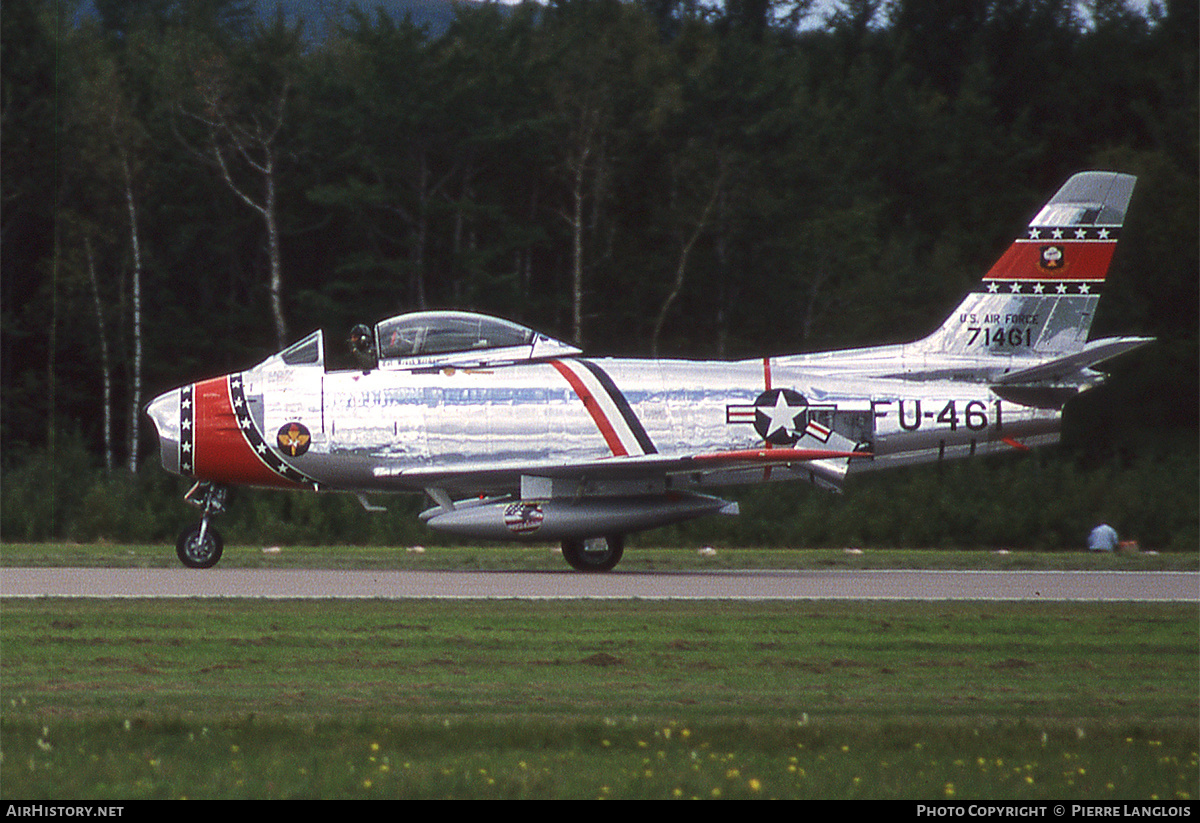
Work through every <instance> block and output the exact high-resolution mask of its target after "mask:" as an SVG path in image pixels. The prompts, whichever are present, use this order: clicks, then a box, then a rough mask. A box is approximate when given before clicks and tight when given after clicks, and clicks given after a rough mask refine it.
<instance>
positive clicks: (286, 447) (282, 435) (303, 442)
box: [278, 423, 312, 457]
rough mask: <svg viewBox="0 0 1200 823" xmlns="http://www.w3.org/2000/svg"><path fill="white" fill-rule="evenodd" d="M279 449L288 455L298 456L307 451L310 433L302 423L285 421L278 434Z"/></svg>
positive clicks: (310, 438)
mask: <svg viewBox="0 0 1200 823" xmlns="http://www.w3.org/2000/svg"><path fill="white" fill-rule="evenodd" d="M278 441H279V450H280V451H282V452H283V453H284V454H286V455H288V456H289V457H299V456H300V455H302V454H304V453H305V452H306V451H308V447H309V445H310V444H311V443H312V435H311V434H309V432H308V429H307V428H306V427H305V425H304V424H303V423H287V424H285V425H284V426H283V427H282V428H281V429H280V430H279V435H278Z"/></svg>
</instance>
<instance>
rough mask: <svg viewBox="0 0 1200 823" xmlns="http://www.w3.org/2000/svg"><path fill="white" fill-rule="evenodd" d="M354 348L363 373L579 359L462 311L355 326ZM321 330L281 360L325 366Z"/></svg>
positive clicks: (520, 329) (556, 344) (542, 338)
mask: <svg viewBox="0 0 1200 823" xmlns="http://www.w3.org/2000/svg"><path fill="white" fill-rule="evenodd" d="M350 348H351V351H352V353H353V355H354V357H355V358H356V360H357V361H358V366H359V368H363V369H414V368H426V367H438V366H451V365H453V366H463V367H465V366H477V365H485V364H499V363H513V362H518V361H522V360H535V359H539V358H543V357H565V356H570V355H573V354H579V353H580V350H579V349H577V348H575V347H574V346H570V345H568V344H566V343H563V342H562V341H561V340H555V339H554V338H552V337H547V336H546V335H544V334H542V333H541V332H537V331H534V330H533V329H530V328H526V327H525V326H521V325H518V324H516V323H513V322H511V321H509V320H502V319H500V318H499V317H491V316H489V315H486V314H475V313H473V312H458V311H426V312H414V313H411V314H402V315H399V316H397V317H391V318H388V319H387V320H382V321H380V322H379V323H377V324H376V325H375V328H374V329H371V328H370V327H368V326H365V325H359V326H355V327H354V329H353V330H352V331H351V333H350ZM324 354H325V353H324V338H323V336H322V333H321V332H319V331H316V332H313V333H312V334H310V335H309V336H308V337H306V338H304V339H303V340H300V341H298V342H296V343H293V344H292V345H291V346H289V347H288V348H286V349H284V350H283V351H282V352H280V353H279V354H278V355H276V356H277V357H278V358H280V359H281V360H282V361H283V362H284V363H286V364H287V365H289V366H301V365H314V366H315V365H321V366H324V365H325V357H324Z"/></svg>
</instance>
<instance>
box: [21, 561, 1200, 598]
mask: <svg viewBox="0 0 1200 823" xmlns="http://www.w3.org/2000/svg"><path fill="white" fill-rule="evenodd" d="M10 597H94V598H115V597H129V598H170V597H233V598H266V599H288V598H306V599H308V598H337V599H345V598H378V599H385V600H386V599H390V600H402V599H415V598H425V599H506V598H507V599H534V600H541V599H572V598H575V599H642V600H929V601H937V600H996V601H1126V602H1139V601H1140V602H1153V601H1158V602H1191V603H1197V602H1200V573H1198V572H1140V571H917V570H870V571H812V570H807V571H703V572H643V571H628V572H623V571H620V570H617V571H614V572H611V573H608V574H581V573H578V572H572V571H569V570H564V571H561V572H557V571H555V572H514V571H334V570H292V569H221V568H215V569H207V570H194V569H185V568H166V569H161V568H155V569H104V568H0V598H10Z"/></svg>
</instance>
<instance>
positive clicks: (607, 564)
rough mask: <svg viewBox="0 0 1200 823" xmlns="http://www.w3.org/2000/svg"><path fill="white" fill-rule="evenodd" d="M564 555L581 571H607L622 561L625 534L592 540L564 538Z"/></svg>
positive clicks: (574, 567)
mask: <svg viewBox="0 0 1200 823" xmlns="http://www.w3.org/2000/svg"><path fill="white" fill-rule="evenodd" d="M562 553H563V557H564V558H565V559H566V561H567V562H568V563H570V564H571V568H573V569H575V570H576V571H581V572H607V571H611V570H612V568H613V567H614V566H616V565H617V564H618V563H620V562H621V555H623V554H624V553H625V535H623V534H612V535H609V536H608V537H597V538H593V539H591V540H564V541H563V544H562Z"/></svg>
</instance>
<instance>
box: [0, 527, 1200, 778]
mask: <svg viewBox="0 0 1200 823" xmlns="http://www.w3.org/2000/svg"><path fill="white" fill-rule="evenodd" d="M6 552H7V547H6ZM431 553H432V550H431ZM2 608H3V614H2V615H0V618H2V619H0V642H2V646H0V650H2V654H3V658H2V664H3V665H2V666H0V696H2V697H0V699H2V700H3V706H2V709H3V712H2V717H0V793H2V794H3V797H4V798H5V799H6V800H10V799H17V798H22V799H26V798H28V799H55V798H58V799H61V798H74V799H135V798H176V797H193V798H304V797H319V798H441V797H460V798H604V797H611V798H675V797H679V798H689V797H698V798H714V797H720V798H741V797H749V798H759V797H762V798H767V797H777V798H914V799H957V800H964V799H972V798H978V799H1007V798H1014V799H1073V798H1080V799H1102V800H1114V799H1148V798H1159V799H1167V800H1169V799H1182V800H1190V799H1193V798H1195V797H1196V796H1197V787H1198V784H1200V758H1198V755H1197V751H1198V746H1197V732H1198V729H1200V717H1198V705H1200V678H1198V676H1197V675H1198V670H1200V666H1198V662H1200V653H1198V648H1197V630H1198V627H1200V619H1198V614H1197V608H1196V605H1195V604H1097V603H1090V604H1055V603H1034V604H1029V603H1021V604H1015V603H1014V604H1005V603H955V604H951V603H879V602H870V603H831V602H820V603H816V602H809V603H784V602H776V603H772V602H766V603H750V604H746V603H735V602H726V601H716V602H684V603H658V602H654V603H650V602H634V601H575V602H543V601H538V602H516V601H505V602H492V601H465V602H464V601H456V602H439V601H403V602H384V601H360V602H341V601H316V602H313V601H283V602H276V601H272V602H259V601H238V600H182V601H136V600H135V601H90V600H88V601H80V600H54V599H38V600H12V601H5V602H3V604H2Z"/></svg>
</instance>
